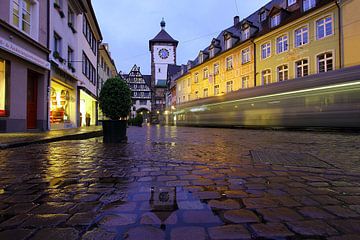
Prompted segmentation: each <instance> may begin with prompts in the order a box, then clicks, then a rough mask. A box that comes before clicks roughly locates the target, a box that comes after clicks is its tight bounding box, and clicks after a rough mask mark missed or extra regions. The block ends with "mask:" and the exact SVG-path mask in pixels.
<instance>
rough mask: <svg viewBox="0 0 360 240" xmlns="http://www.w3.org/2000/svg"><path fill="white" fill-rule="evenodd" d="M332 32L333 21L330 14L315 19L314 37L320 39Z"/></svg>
mask: <svg viewBox="0 0 360 240" xmlns="http://www.w3.org/2000/svg"><path fill="white" fill-rule="evenodd" d="M332 34H333V21H332V17H331V16H327V17H325V18H323V19H320V20H318V21H316V37H317V39H322V38H324V37H327V36H330V35H332Z"/></svg>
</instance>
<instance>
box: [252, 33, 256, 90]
mask: <svg viewBox="0 0 360 240" xmlns="http://www.w3.org/2000/svg"><path fill="white" fill-rule="evenodd" d="M251 42H252V44H253V47H254V87H256V44H255V42H254V39H251Z"/></svg>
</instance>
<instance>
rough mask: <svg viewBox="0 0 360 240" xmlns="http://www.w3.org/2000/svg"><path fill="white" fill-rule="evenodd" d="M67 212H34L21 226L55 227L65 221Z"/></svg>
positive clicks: (67, 216)
mask: <svg viewBox="0 0 360 240" xmlns="http://www.w3.org/2000/svg"><path fill="white" fill-rule="evenodd" d="M69 217H70V215H69V214H36V215H32V216H30V217H29V218H28V219H27V220H26V221H25V222H24V223H23V224H22V226H23V227H55V226H57V225H59V224H61V223H63V222H65V221H66V220H67V219H68V218H69Z"/></svg>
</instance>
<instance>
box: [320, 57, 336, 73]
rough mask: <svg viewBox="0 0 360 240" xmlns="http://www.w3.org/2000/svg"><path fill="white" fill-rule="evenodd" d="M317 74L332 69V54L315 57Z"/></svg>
mask: <svg viewBox="0 0 360 240" xmlns="http://www.w3.org/2000/svg"><path fill="white" fill-rule="evenodd" d="M317 62H318V72H319V73H321V72H328V71H331V70H333V69H334V63H333V62H334V59H333V54H332V53H324V54H321V55H319V56H318V57H317Z"/></svg>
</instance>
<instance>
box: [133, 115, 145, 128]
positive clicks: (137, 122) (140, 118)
mask: <svg viewBox="0 0 360 240" xmlns="http://www.w3.org/2000/svg"><path fill="white" fill-rule="evenodd" d="M143 121H144V119H143V116H142V115H141V114H136V117H135V118H134V119H133V122H132V124H133V125H134V126H139V127H141V125H142V123H143Z"/></svg>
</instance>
